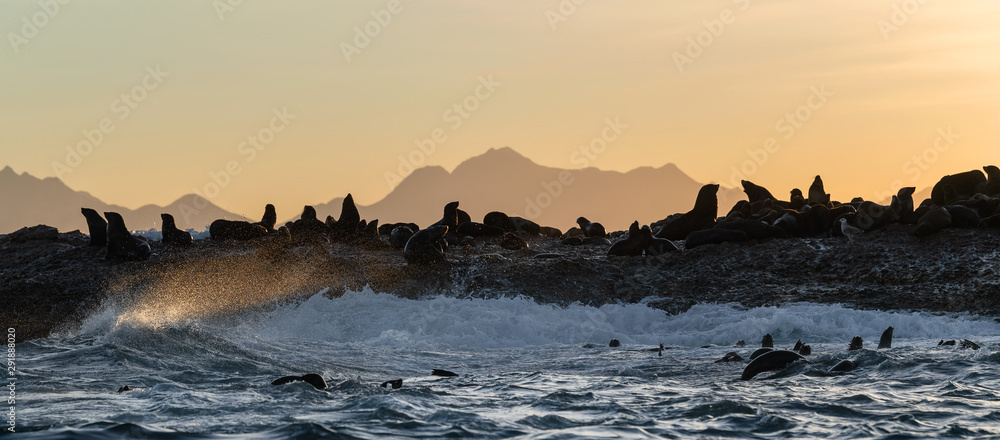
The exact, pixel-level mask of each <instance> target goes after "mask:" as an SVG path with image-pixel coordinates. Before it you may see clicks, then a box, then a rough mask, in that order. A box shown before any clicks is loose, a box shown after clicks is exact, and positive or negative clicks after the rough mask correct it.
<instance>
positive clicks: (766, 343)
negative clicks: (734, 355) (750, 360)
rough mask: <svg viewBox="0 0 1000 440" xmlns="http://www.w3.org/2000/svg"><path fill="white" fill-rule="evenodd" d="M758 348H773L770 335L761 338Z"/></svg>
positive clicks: (772, 339) (772, 340)
mask: <svg viewBox="0 0 1000 440" xmlns="http://www.w3.org/2000/svg"><path fill="white" fill-rule="evenodd" d="M760 346H761V348H774V338H773V337H771V334H770V333H768V334H765V335H764V337H763V338H760Z"/></svg>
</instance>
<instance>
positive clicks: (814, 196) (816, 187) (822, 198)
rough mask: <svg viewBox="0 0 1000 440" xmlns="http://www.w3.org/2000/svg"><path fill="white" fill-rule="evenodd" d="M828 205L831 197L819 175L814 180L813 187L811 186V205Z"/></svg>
mask: <svg viewBox="0 0 1000 440" xmlns="http://www.w3.org/2000/svg"><path fill="white" fill-rule="evenodd" d="M827 203H830V195H829V194H827V193H826V191H824V190H823V179H821V178H820V177H819V175H817V176H816V178H815V179H813V183H812V185H810V186H809V204H810V205H815V204H819V205H826V204H827Z"/></svg>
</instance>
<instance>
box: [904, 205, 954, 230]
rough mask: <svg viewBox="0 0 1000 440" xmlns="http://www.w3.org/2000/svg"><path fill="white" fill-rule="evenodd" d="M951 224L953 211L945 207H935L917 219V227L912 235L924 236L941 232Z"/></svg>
mask: <svg viewBox="0 0 1000 440" xmlns="http://www.w3.org/2000/svg"><path fill="white" fill-rule="evenodd" d="M950 225H951V213H950V212H948V210H947V209H945V208H944V207H938V208H933V209H931V210H930V211H927V213H926V214H924V215H922V216H920V220H917V227H916V228H913V230H912V231H910V235H914V236H917V237H923V236H926V235H931V234H934V233H937V232H940V231H942V230H944V229H945V228H947V227H948V226H950Z"/></svg>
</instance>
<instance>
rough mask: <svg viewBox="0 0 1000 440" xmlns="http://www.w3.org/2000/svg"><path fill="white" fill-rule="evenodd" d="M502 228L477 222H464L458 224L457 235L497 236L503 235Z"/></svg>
mask: <svg viewBox="0 0 1000 440" xmlns="http://www.w3.org/2000/svg"><path fill="white" fill-rule="evenodd" d="M504 232H505V231H504V230H503V229H502V228H498V227H496V226H490V225H486V224H483V223H477V222H465V223H462V224H460V225H458V232H457V233H458V236H459V237H499V236H501V235H504Z"/></svg>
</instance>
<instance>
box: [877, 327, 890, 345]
mask: <svg viewBox="0 0 1000 440" xmlns="http://www.w3.org/2000/svg"><path fill="white" fill-rule="evenodd" d="M892 330H893V329H892V326H889V328H887V329H885V331H884V332H882V337H881V338H879V339H878V348H879V349H883V348H892Z"/></svg>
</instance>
